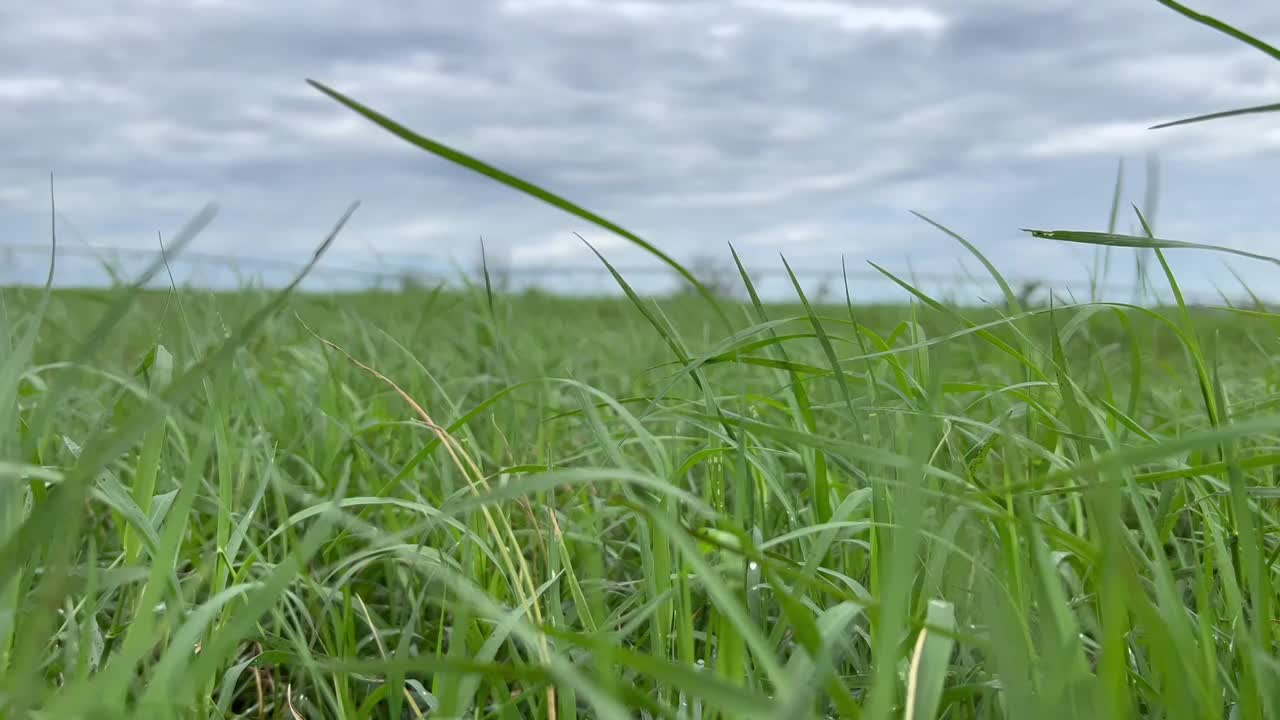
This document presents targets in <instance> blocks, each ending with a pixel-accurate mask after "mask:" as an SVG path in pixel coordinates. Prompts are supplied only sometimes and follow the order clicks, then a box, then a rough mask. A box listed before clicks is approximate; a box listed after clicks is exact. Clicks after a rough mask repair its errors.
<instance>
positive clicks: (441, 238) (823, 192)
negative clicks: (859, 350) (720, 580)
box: [0, 0, 1280, 292]
mask: <svg viewBox="0 0 1280 720" xmlns="http://www.w3.org/2000/svg"><path fill="white" fill-rule="evenodd" d="M1200 6H1201V7H1202V9H1204V10H1206V11H1212V12H1215V13H1218V14H1219V15H1220V16H1221V17H1222V18H1223V19H1225V20H1228V21H1229V22H1232V23H1234V24H1236V25H1238V26H1240V27H1243V28H1245V29H1247V30H1249V31H1251V32H1253V33H1255V34H1258V35H1259V36H1261V37H1264V38H1269V39H1271V40H1272V41H1276V40H1280V5H1277V4H1276V3H1274V2H1267V1H1266V0H1254V1H1253V2H1232V3H1224V2H1216V3H1215V2H1209V0H1201V2H1200ZM0 68H3V72H2V73H0V107H2V108H3V112H0V133H2V136H3V137H4V138H5V142H4V144H3V146H2V147H3V149H0V160H3V162H0V245H4V244H10V245H33V244H37V245H38V244H41V243H46V242H47V238H48V176H49V173H50V172H52V173H54V175H55V176H56V183H57V197H58V206H59V210H60V212H61V215H62V218H63V220H64V223H65V224H64V226H63V235H62V239H63V241H64V242H65V244H66V245H67V247H71V246H79V247H80V248H83V247H84V246H85V245H86V244H87V245H92V246H113V247H132V248H153V247H154V246H155V237H156V233H157V232H158V231H159V232H164V233H168V234H172V233H173V232H174V231H175V230H176V229H177V228H178V227H179V226H180V225H181V224H182V222H183V221H184V220H185V219H186V218H187V217H190V216H191V215H193V214H194V213H195V212H197V211H198V210H199V208H200V207H201V206H202V205H203V204H204V203H205V202H207V201H210V200H213V201H216V202H217V203H218V204H219V207H220V211H219V215H218V217H217V218H216V220H215V222H214V224H213V225H212V226H211V227H210V228H209V229H208V230H207V231H206V232H205V233H204V234H203V235H201V237H200V238H199V239H198V240H197V242H196V244H195V245H194V246H193V248H192V250H193V251H199V252H205V253H215V254H225V255H236V256H241V257H246V258H278V259H280V258H282V259H292V260H295V261H298V260H301V259H304V258H305V257H306V256H307V255H308V253H309V252H310V249H311V247H312V246H313V245H314V244H315V243H316V242H317V241H318V240H319V239H320V238H321V237H322V236H323V235H324V233H325V232H326V230H327V229H328V227H329V226H330V225H331V224H332V223H333V221H334V220H335V219H336V218H337V217H338V216H339V215H340V214H341V212H342V210H343V209H344V208H345V206H346V205H347V204H348V203H349V202H350V201H352V200H355V199H359V200H361V201H362V202H363V205H362V207H361V209H360V210H359V211H358V213H357V214H356V216H355V218H354V219H353V221H352V223H351V224H350V226H349V228H348V231H347V232H346V233H345V234H344V235H343V236H342V237H341V238H340V239H339V241H338V244H337V246H336V247H335V248H334V250H333V253H332V255H331V257H330V258H329V259H328V261H327V262H328V264H329V265H330V266H331V267H334V268H341V267H347V268H356V267H370V266H374V265H376V264H377V263H379V262H380V263H383V264H391V265H394V264H398V263H407V262H410V259H409V258H406V257H403V256H404V255H406V254H413V255H424V256H431V257H436V258H440V259H441V261H444V260H448V259H450V258H452V259H453V260H454V261H456V262H457V263H459V264H461V265H464V266H470V265H471V264H472V262H473V259H474V257H475V256H476V247H477V238H479V237H481V236H483V238H484V240H485V243H486V246H487V248H488V249H489V251H490V253H491V254H492V255H493V256H494V257H495V259H496V260H497V261H500V262H504V263H507V264H509V265H510V266H512V267H515V268H520V267H542V266H547V265H564V266H575V267H576V266H584V265H591V264H592V263H593V262H594V260H593V258H592V256H591V255H590V253H589V251H588V250H587V249H586V248H585V247H583V246H582V244H581V243H580V241H578V239H577V238H576V237H575V236H574V232H575V231H576V232H578V233H581V234H582V235H584V236H585V237H587V238H588V239H590V240H592V241H593V242H596V243H598V246H599V247H600V248H601V250H602V251H603V252H605V254H606V255H608V256H609V257H610V258H611V259H614V260H616V261H618V262H619V263H621V264H631V265H635V264H641V263H645V262H648V261H646V260H645V258H644V257H643V256H641V255H639V254H637V253H636V252H635V251H634V250H633V249H632V248H630V247H627V246H626V244H625V243H624V242H623V241H620V240H617V239H614V238H610V237H608V236H607V235H606V234H605V233H603V232H602V231H599V230H596V229H593V228H591V227H589V226H587V225H586V224H584V223H583V222H581V221H578V220H577V219H576V218H572V217H570V216H567V215H564V214H562V213H560V212H558V211H556V210H553V209H551V208H549V207H547V206H544V205H541V204H539V203H538V202H537V201H536V200H533V199H531V198H528V197H526V196H523V195H520V194H518V193H515V192H513V191H511V190H509V189H506V188H503V187H500V186H497V185H494V184H493V183H491V182H490V181H488V180H485V179H484V178H481V177H479V176H477V175H474V174H470V173H469V172H468V171H465V170H462V169H460V168H457V167H454V166H450V165H448V164H447V163H446V162H444V161H442V160H439V159H437V158H435V157H432V156H429V155H427V154H425V153H422V152H420V151H417V150H415V149H414V148H412V147H410V146H408V145H406V144H404V143H403V142H401V141H399V140H397V139H395V138H393V137H392V136H390V135H388V134H387V133H385V132H384V131H382V130H380V129H378V128H376V127H375V126H373V125H371V124H369V123H368V122H367V121H364V120H363V119H361V118H359V117H357V116H355V115H354V114H352V113H351V112H350V111H348V110H346V109H345V108H343V107H341V106H339V105H337V104H336V103H334V102H333V101H332V100H329V99H328V98H326V97H324V96H323V95H321V94H320V93H318V92H316V91H315V90H314V89H312V88H311V87H309V86H308V85H307V84H306V83H305V79H306V78H314V79H317V80H320V81H321V82H324V83H326V84H328V85H330V86H332V87H334V88H336V89H338V90H340V91H342V92H345V93H347V94H349V95H351V96H353V97H355V98H357V99H359V100H360V101H362V102H365V103H367V104H369V105H371V106H373V107H375V108H377V109H379V110H381V111H382V112H385V113H386V114H388V115H390V116H391V117H393V118H396V119H397V120H400V121H402V122H404V123H405V124H406V125H409V126H410V127H412V128H414V129H415V130H418V131H419V132H421V133H423V134H425V135H428V136H430V137H433V138H435V139H437V140H439V141H441V142H445V143H447V144H450V145H452V146H454V147H457V148H459V149H462V150H464V151H466V152H469V153H471V154H474V155H476V156H478V157H480V158H482V159H485V160H487V161H489V162H491V163H493V164H495V165H498V166H500V167H502V168H504V169H507V170H509V171H511V172H513V173H514V174H517V175H519V176H522V177H524V178H526V179H528V180H530V181H533V182H536V183H538V184H541V185H543V186H545V187H547V188H548V189H551V190H553V191H556V192H559V193H561V194H563V195H565V196H567V197H570V198H572V199H574V200H575V201H578V202H580V203H581V204H583V205H585V206H587V207H589V208H591V209H593V210H595V211H597V212H599V213H601V214H603V215H605V216H606V217H609V218H611V219H613V220H616V221H618V222H619V223H620V224H622V225H624V226H626V227H628V228H630V229H632V230H634V231H636V232H638V233H640V234H641V235H643V236H644V237H646V238H647V239H649V240H650V241H652V242H653V243H654V244H656V245H658V246H659V247H661V248H663V249H665V250H667V251H669V252H670V253H671V254H673V255H675V256H676V257H678V258H681V259H685V260H687V259H690V258H694V257H698V256H710V257H713V258H716V259H725V258H727V257H728V250H727V245H726V243H728V242H732V243H734V245H735V246H736V247H737V248H738V250H739V252H740V253H742V254H743V255H744V257H745V258H746V259H747V261H748V264H749V266H750V267H752V268H753V269H759V270H760V271H762V272H764V271H769V270H776V269H778V268H779V267H780V261H779V260H778V254H779V253H783V254H785V255H786V256H787V258H788V259H789V260H790V261H791V262H792V263H793V264H794V265H797V266H802V267H806V268H830V267H838V265H839V262H840V258H841V256H842V255H843V256H844V257H846V258H847V259H848V261H849V262H850V265H851V267H854V268H858V269H865V268H866V267H867V265H866V261H867V260H873V261H876V262H879V263H881V264H883V265H886V266H887V267H889V268H891V269H893V270H895V271H901V272H903V273H906V272H908V270H909V269H910V270H914V271H915V272H918V273H921V274H927V273H956V272H967V271H972V270H973V269H975V268H976V264H975V263H974V262H972V260H971V259H970V258H968V257H967V256H966V254H965V252H964V251H963V249H962V248H961V247H960V246H959V245H958V244H956V243H955V242H954V241H952V240H950V239H948V238H947V237H946V236H944V235H943V234H941V233H939V232H938V231H937V230H935V229H933V228H931V227H929V226H928V225H926V224H925V223H923V222H921V221H920V220H918V219H916V218H915V217H913V216H912V215H911V214H910V211H912V210H915V211H918V212H921V213H924V214H926V215H929V216H931V217H933V218H934V219H936V220H938V221H939V222H942V223H943V224H946V225H949V226H951V227H952V228H953V229H955V230H956V231H957V232H960V233H961V234H963V235H965V236H966V237H968V238H969V239H970V240H972V241H973V242H974V243H975V244H977V245H978V246H979V247H980V248H981V249H983V250H984V251H985V252H987V253H988V254H989V256H990V257H991V258H992V259H993V260H994V261H996V263H997V264H998V265H999V266H1000V267H1001V268H1002V269H1004V270H1005V271H1007V272H1008V273H1009V274H1011V275H1014V276H1020V277H1022V276H1025V277H1048V278H1049V279H1051V280H1054V281H1056V282H1070V283H1072V284H1073V287H1077V288H1079V287H1081V286H1080V285H1079V284H1078V282H1079V280H1080V279H1081V278H1084V277H1086V275H1087V274H1088V264H1089V262H1090V257H1091V255H1090V251H1089V250H1087V249H1084V248H1080V247H1078V246H1067V245H1061V244H1055V243H1052V242H1049V241H1043V240H1035V239H1032V238H1030V237H1028V236H1025V235H1023V234H1021V233H1020V232H1019V231H1018V229H1019V228H1021V227H1045V228H1072V229H1090V230H1099V229H1105V223H1106V219H1107V211H1108V207H1109V204H1110V195H1111V190H1112V184H1113V182H1114V178H1115V173H1116V167H1117V163H1118V162H1119V161H1121V160H1122V159H1123V160H1124V162H1125V166H1126V200H1127V201H1132V202H1136V203H1138V204H1142V202H1143V197H1144V193H1145V190H1144V187H1143V186H1144V174H1145V168H1146V165H1147V158H1148V157H1149V155H1151V154H1152V153H1158V157H1159V166H1160V183H1159V185H1160V196H1159V204H1158V211H1157V213H1156V226H1157V231H1158V233H1159V234H1160V235H1162V236H1166V237H1171V238H1176V239H1183V240H1191V241H1200V242H1211V243H1218V244H1226V245H1231V246H1234V247H1239V248H1243V249H1248V250H1254V251H1259V252H1270V253H1275V254H1280V243H1278V242H1277V237H1278V236H1277V235H1276V234H1275V233H1274V228H1275V227H1276V222H1275V221H1276V212H1277V209H1278V208H1280V205H1277V204H1276V203H1275V193H1276V190H1275V188H1276V185H1275V177H1276V168H1277V162H1278V160H1280V116H1277V115H1271V116H1265V115H1264V116H1255V117H1253V118H1244V119H1236V120H1228V121H1221V122H1217V123H1209V124H1205V125H1200V126H1191V127H1187V128H1181V129H1170V130H1161V131H1149V130H1147V129H1146V128H1147V127H1148V126H1149V125H1151V124H1154V123H1156V122H1160V121H1164V120H1170V119H1176V118H1179V117H1184V116H1186V115H1191V114H1197V113H1201V112H1209V111H1215V110H1222V109H1228V108H1232V107H1237V106H1242V105H1251V104H1260V103H1265V102H1275V101H1277V100H1280V64H1277V63H1275V62H1274V61H1271V60H1269V59H1268V58H1266V57H1265V56H1263V55H1262V54H1261V53H1258V52H1257V51H1254V50H1251V49H1249V48H1247V47H1243V46H1240V45H1239V44H1237V43H1235V42H1234V41H1232V40H1231V39H1230V38H1227V37H1225V36H1223V35H1220V34H1217V33H1214V32H1212V31H1210V30H1208V29H1207V28H1204V27H1201V26H1198V25H1195V24H1193V23H1189V22H1188V21H1186V20H1185V19H1183V18H1181V17H1179V16H1178V15H1176V14H1174V13H1173V12H1171V11H1170V10H1168V9H1166V8H1164V7H1163V6H1161V5H1160V4H1159V3H1157V2H1155V1H1154V0H1089V1H1087V2H1078V1H1076V0H1071V1H1070V2H1068V1H1067V0H1039V1H1038V2H1023V1H1022V0H920V2H914V1H912V0H906V1H904V2H887V1H885V0H882V1H881V2H871V1H868V2H842V1H839V0H706V1H702V0H687V1H668V0H484V1H479V0H477V1H475V2H443V1H437V2H410V1H409V0H376V1H371V2H366V3H360V4H354V3H339V2H334V1H332V0H305V1H304V2H298V3H264V2H253V1H252V0H185V1H184V2H174V1H173V0H166V1H164V2H160V1H159V0H131V1H115V2H101V1H99V2H86V1H84V0H73V1H68V2H58V3H45V4H35V3H4V4H0ZM1131 217H1132V215H1131V214H1129V215H1126V216H1125V218H1124V220H1122V225H1121V229H1122V230H1128V229H1130V227H1129V226H1130V225H1131V220H1130V218H1131ZM24 258H25V259H24ZM28 260H31V258H29V256H27V255H25V254H24V253H14V252H8V253H5V252H4V251H2V250H0V264H3V265H5V266H7V268H8V270H9V277H10V278H12V277H13V275H14V274H15V273H21V272H34V271H35V269H36V268H37V265H36V264H35V263H34V262H28ZM1223 260H1224V259H1223V258H1220V257H1217V256H1214V255H1211V254H1205V253H1193V254H1188V253H1185V252H1184V253H1179V254H1177V255H1176V257H1175V258H1174V262H1175V266H1176V268H1177V269H1178V270H1179V272H1181V273H1182V275H1183V280H1184V282H1186V283H1187V284H1188V285H1189V286H1191V287H1192V288H1194V289H1196V290H1199V291H1202V292H1212V290H1213V287H1214V283H1223V282H1226V283H1228V284H1229V283H1230V282H1233V281H1231V280H1230V275H1229V274H1227V272H1226V269H1225V265H1224V264H1223ZM413 262H419V261H418V260H413ZM1132 263H1133V258H1132V255H1131V254H1128V251H1124V252H1121V253H1119V254H1117V256H1116V259H1115V260H1114V264H1115V269H1114V270H1113V276H1112V279H1113V281H1115V282H1116V283H1118V284H1121V285H1124V284H1127V283H1129V282H1130V281H1131V277H1132V273H1131V268H1132ZM1232 265H1233V266H1234V267H1236V268H1237V269H1238V270H1239V271H1240V272H1241V273H1242V275H1244V276H1245V277H1247V278H1248V279H1249V281H1250V282H1252V283H1254V284H1266V283H1267V282H1268V280H1269V279H1270V278H1272V277H1274V273H1273V272H1272V271H1273V270H1274V268H1273V267H1271V266H1266V265H1261V266H1260V265H1258V264H1257V263H1249V262H1247V261H1240V262H1233V263H1232ZM66 267H67V268H69V269H67V270H65V271H64V275H62V276H61V277H63V279H65V280H67V281H72V280H74V279H75V278H76V277H77V276H76V273H77V272H85V271H84V269H83V268H84V266H83V264H82V265H80V266H77V265H75V263H69V264H67V265H66ZM264 267H265V266H264ZM77 268H79V269H77ZM561 282H565V283H570V284H572V283H577V282H586V280H584V279H582V276H568V279H564V280H561ZM1270 284H1274V283H1270ZM867 287H870V285H868V286H867ZM855 291H856V289H855ZM868 292H870V291H869V290H868Z"/></svg>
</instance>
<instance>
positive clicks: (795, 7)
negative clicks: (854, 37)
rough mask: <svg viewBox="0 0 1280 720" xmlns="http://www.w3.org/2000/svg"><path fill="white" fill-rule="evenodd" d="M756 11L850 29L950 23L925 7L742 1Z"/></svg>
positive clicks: (924, 29) (923, 29) (921, 29)
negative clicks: (828, 23)
mask: <svg viewBox="0 0 1280 720" xmlns="http://www.w3.org/2000/svg"><path fill="white" fill-rule="evenodd" d="M738 4H739V5H742V6H743V7H748V8H751V9H754V10H760V11H763V12H767V13H772V14H775V15H781V16H783V17H787V18H791V19H794V20H803V21H806V22H823V23H826V22H830V23H834V24H835V25H836V26H837V27H839V28H840V29H841V30H845V31H847V32H887V33H902V32H917V33H924V34H929V35H935V34H937V33H940V32H942V31H943V30H944V29H945V28H946V26H947V19H946V16H944V15H942V14H941V13H939V12H937V11H935V10H931V9H929V8H925V7H916V6H907V7H892V6H887V5H886V6H867V5H852V4H849V3H844V2H835V1H834V0H738Z"/></svg>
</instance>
